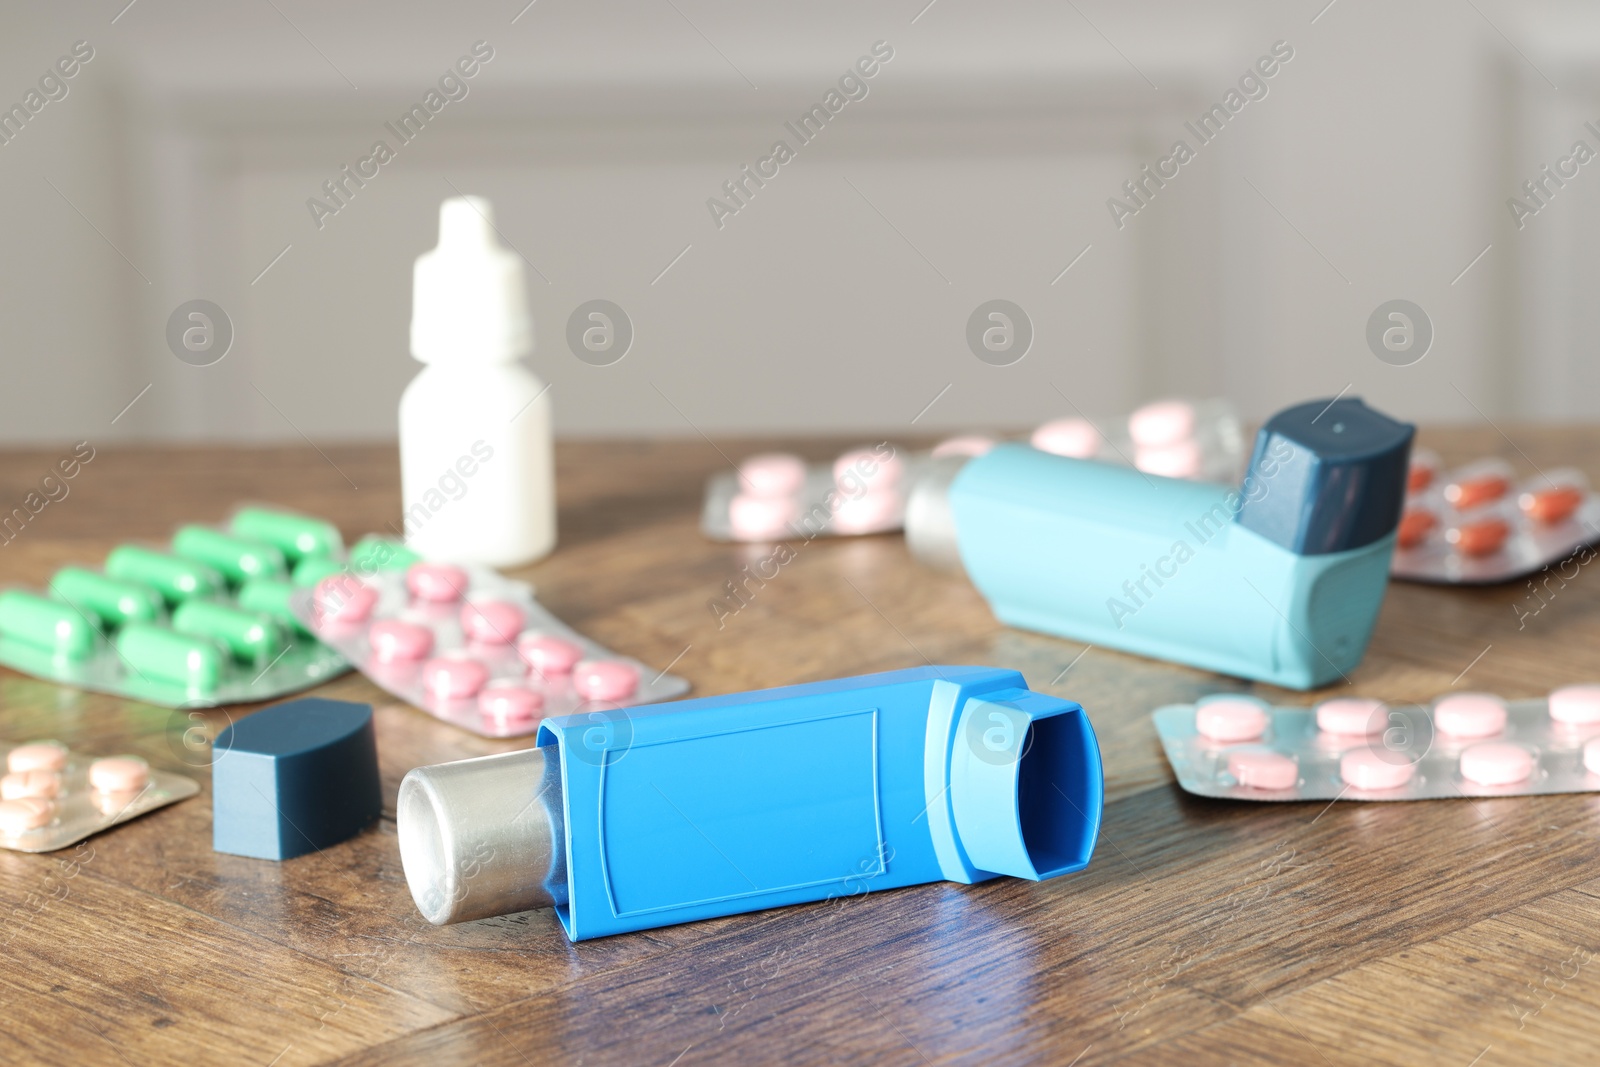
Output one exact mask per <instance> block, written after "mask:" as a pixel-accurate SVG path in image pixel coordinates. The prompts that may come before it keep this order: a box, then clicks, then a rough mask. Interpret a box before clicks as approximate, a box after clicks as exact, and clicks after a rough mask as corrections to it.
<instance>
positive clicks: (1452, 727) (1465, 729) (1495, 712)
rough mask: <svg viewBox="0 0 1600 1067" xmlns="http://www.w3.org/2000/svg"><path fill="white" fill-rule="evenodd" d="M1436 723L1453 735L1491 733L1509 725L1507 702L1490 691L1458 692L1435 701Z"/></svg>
mask: <svg viewBox="0 0 1600 1067" xmlns="http://www.w3.org/2000/svg"><path fill="white" fill-rule="evenodd" d="M1433 725H1434V727H1435V728H1436V729H1437V730H1438V731H1439V732H1440V733H1441V734H1447V735H1449V736H1450V737H1491V736H1493V735H1494V734H1497V733H1499V732H1500V731H1501V730H1504V729H1505V728H1506V702H1505V701H1503V700H1501V699H1500V698H1499V697H1497V696H1491V695H1490V694H1488V693H1457V694H1456V695H1455V696H1448V697H1445V698H1444V699H1443V700H1440V701H1439V702H1438V703H1436V704H1434V706H1433Z"/></svg>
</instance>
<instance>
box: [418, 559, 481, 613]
mask: <svg viewBox="0 0 1600 1067" xmlns="http://www.w3.org/2000/svg"><path fill="white" fill-rule="evenodd" d="M468 584H469V582H468V579H467V572H466V571H464V570H462V569H461V568H460V567H456V566H453V565H451V564H449V563H413V564H412V565H411V567H410V569H409V570H407V571H406V588H407V589H409V590H411V595H412V596H414V597H416V598H417V599H419V600H431V601H433V602H434V603H436V604H445V603H449V602H450V601H452V600H460V599H461V597H462V596H463V595H464V594H465V593H466V591H467V586H468Z"/></svg>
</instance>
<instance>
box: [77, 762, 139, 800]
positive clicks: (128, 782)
mask: <svg viewBox="0 0 1600 1067" xmlns="http://www.w3.org/2000/svg"><path fill="white" fill-rule="evenodd" d="M149 782H150V764H148V763H146V762H145V761H144V760H142V759H140V758H139V757H138V756H108V757H107V758H105V759H97V760H95V761H94V762H93V763H91V764H89V785H90V787H91V788H93V789H94V790H95V791H96V792H100V793H137V792H138V791H139V790H141V789H143V788H144V787H145V786H146V785H147V784H149Z"/></svg>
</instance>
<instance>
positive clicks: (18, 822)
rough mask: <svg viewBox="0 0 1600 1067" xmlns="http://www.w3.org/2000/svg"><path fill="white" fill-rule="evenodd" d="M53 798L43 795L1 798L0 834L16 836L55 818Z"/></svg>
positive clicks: (35, 828) (46, 823) (44, 824)
mask: <svg viewBox="0 0 1600 1067" xmlns="http://www.w3.org/2000/svg"><path fill="white" fill-rule="evenodd" d="M55 815H56V805H55V801H53V800H45V799H44V798H42V797H24V798H22V799H20V800H0V834H5V835H6V836H8V837H15V836H16V835H18V834H25V833H27V832H28V831H29V830H37V829H38V828H39V827H41V826H46V825H48V824H49V822H50V820H51V819H53V818H55Z"/></svg>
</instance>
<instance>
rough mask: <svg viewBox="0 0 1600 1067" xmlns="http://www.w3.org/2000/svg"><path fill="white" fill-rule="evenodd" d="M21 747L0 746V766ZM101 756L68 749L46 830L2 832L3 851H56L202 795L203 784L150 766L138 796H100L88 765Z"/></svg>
mask: <svg viewBox="0 0 1600 1067" xmlns="http://www.w3.org/2000/svg"><path fill="white" fill-rule="evenodd" d="M17 747H20V746H16V745H6V744H0V765H3V763H4V758H5V756H6V755H9V754H10V752H11V750H12V749H13V748H17ZM97 758H99V757H96V756H89V755H85V754H84V753H82V752H70V751H69V752H68V753H67V764H66V767H65V768H64V769H63V770H62V771H61V772H60V775H61V792H60V794H59V795H57V796H56V797H55V798H54V803H55V813H54V816H53V817H52V818H51V820H50V821H49V822H48V823H46V824H45V825H44V826H41V827H39V828H38V829H34V830H25V831H23V832H22V833H19V834H7V833H5V832H4V831H3V830H0V848H7V849H11V850H12V851H14V852H54V851H55V850H56V849H58V848H65V847H67V846H68V845H70V844H72V843H74V842H76V841H82V840H83V839H84V838H86V837H88V836H89V835H90V834H97V833H99V832H100V831H101V830H106V829H109V828H111V827H113V826H116V825H118V824H120V823H125V822H127V821H128V820H129V819H137V818H138V817H139V816H141V815H143V814H145V813H146V812H150V811H154V810H155V809H157V808H162V807H166V806H167V805H168V804H173V803H176V802H177V801H180V800H185V799H187V798H189V797H192V796H194V795H195V794H196V793H198V792H200V786H199V784H198V783H196V782H195V781H194V779H192V778H185V777H184V776H183V775H181V774H173V773H171V772H170V771H161V770H156V769H155V768H151V770H150V780H149V782H148V783H147V784H146V785H145V787H144V788H143V789H142V790H140V791H139V792H138V793H137V794H133V795H129V794H109V793H96V792H95V791H94V789H92V788H91V787H90V785H89V765H90V764H91V763H93V762H94V761H95V760H96V759H97ZM102 806H103V807H104V809H105V810H102Z"/></svg>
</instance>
